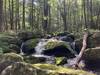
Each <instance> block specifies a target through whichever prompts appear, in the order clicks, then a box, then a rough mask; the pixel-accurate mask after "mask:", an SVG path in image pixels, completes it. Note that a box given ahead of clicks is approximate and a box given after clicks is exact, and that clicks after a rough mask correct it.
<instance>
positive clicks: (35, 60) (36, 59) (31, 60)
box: [24, 55, 46, 64]
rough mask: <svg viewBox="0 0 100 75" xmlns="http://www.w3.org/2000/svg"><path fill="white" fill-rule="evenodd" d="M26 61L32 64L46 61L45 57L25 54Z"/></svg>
mask: <svg viewBox="0 0 100 75" xmlns="http://www.w3.org/2000/svg"><path fill="white" fill-rule="evenodd" d="M24 61H25V62H27V63H30V64H36V63H46V58H45V57H35V56H31V55H30V56H24Z"/></svg>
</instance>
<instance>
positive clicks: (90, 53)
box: [84, 47, 100, 60]
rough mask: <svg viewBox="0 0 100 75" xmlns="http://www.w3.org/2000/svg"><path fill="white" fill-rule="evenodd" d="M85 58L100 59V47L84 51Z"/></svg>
mask: <svg viewBox="0 0 100 75" xmlns="http://www.w3.org/2000/svg"><path fill="white" fill-rule="evenodd" d="M84 59H85V60H100V47H95V48H89V49H87V50H86V51H85V53H84Z"/></svg>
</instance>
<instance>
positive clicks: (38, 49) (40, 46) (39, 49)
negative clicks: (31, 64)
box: [35, 39, 47, 55]
mask: <svg viewBox="0 0 100 75" xmlns="http://www.w3.org/2000/svg"><path fill="white" fill-rule="evenodd" d="M46 44H47V39H41V40H40V42H39V43H38V44H37V46H36V47H35V51H36V53H35V55H42V54H41V53H42V51H43V50H45V47H44V46H45V45H46Z"/></svg>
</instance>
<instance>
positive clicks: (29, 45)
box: [25, 39, 39, 48]
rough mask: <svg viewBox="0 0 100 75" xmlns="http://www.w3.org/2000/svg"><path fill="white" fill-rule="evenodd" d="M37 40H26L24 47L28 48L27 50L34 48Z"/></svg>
mask: <svg viewBox="0 0 100 75" xmlns="http://www.w3.org/2000/svg"><path fill="white" fill-rule="evenodd" d="M38 41H39V40H38V39H31V40H28V41H27V42H26V43H25V45H26V46H28V48H34V47H36V45H37V43H38Z"/></svg>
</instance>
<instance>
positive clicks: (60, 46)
mask: <svg viewBox="0 0 100 75" xmlns="http://www.w3.org/2000/svg"><path fill="white" fill-rule="evenodd" d="M45 49H46V50H43V54H44V55H49V56H59V57H61V56H72V57H73V56H74V54H77V52H76V51H75V50H74V49H72V48H71V46H70V44H69V42H63V41H59V40H52V39H51V40H49V41H48V42H47V44H46V45H45Z"/></svg>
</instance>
